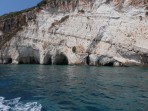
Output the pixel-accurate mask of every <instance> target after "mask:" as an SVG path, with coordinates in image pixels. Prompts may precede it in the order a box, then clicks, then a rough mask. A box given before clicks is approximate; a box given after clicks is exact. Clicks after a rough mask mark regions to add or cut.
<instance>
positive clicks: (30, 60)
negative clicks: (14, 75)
mask: <svg viewBox="0 0 148 111" xmlns="http://www.w3.org/2000/svg"><path fill="white" fill-rule="evenodd" d="M19 64H39V60H38V59H37V58H35V57H29V56H28V57H20V58H19Z"/></svg>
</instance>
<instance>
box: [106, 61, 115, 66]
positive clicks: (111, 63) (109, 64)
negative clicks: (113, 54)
mask: <svg viewBox="0 0 148 111" xmlns="http://www.w3.org/2000/svg"><path fill="white" fill-rule="evenodd" d="M113 65H114V63H113V62H109V63H106V64H104V66H113Z"/></svg>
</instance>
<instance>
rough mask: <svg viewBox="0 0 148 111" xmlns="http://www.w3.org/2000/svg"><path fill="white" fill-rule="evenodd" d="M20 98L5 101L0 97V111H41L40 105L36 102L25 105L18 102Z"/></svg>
mask: <svg viewBox="0 0 148 111" xmlns="http://www.w3.org/2000/svg"><path fill="white" fill-rule="evenodd" d="M20 99H21V98H20V97H18V98H14V99H10V100H5V98H4V97H0V111H41V108H42V105H41V104H39V103H37V102H28V103H26V104H24V103H22V102H21V101H20Z"/></svg>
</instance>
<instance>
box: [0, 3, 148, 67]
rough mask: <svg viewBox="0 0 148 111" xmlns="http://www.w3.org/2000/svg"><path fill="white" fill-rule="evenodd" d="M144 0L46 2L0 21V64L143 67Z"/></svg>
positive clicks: (147, 54) (146, 41) (147, 38)
mask: <svg viewBox="0 0 148 111" xmlns="http://www.w3.org/2000/svg"><path fill="white" fill-rule="evenodd" d="M147 7H148V1H147V0H64V1H62V0H50V1H49V2H48V1H47V2H45V3H44V4H42V5H39V6H38V7H35V8H34V9H33V10H31V11H28V12H24V13H21V14H19V15H17V16H14V17H10V18H5V19H0V20H1V23H0V63H14V64H18V63H36V64H38V63H39V64H83V65H105V66H130V65H148V14H147V13H148V8H147Z"/></svg>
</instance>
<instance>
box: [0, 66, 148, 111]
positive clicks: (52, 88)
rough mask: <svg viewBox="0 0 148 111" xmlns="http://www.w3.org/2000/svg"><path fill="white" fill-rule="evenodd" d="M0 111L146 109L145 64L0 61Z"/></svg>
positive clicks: (147, 73)
mask: <svg viewBox="0 0 148 111" xmlns="http://www.w3.org/2000/svg"><path fill="white" fill-rule="evenodd" d="M0 111H148V68H142V67H92V66H54V65H0Z"/></svg>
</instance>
